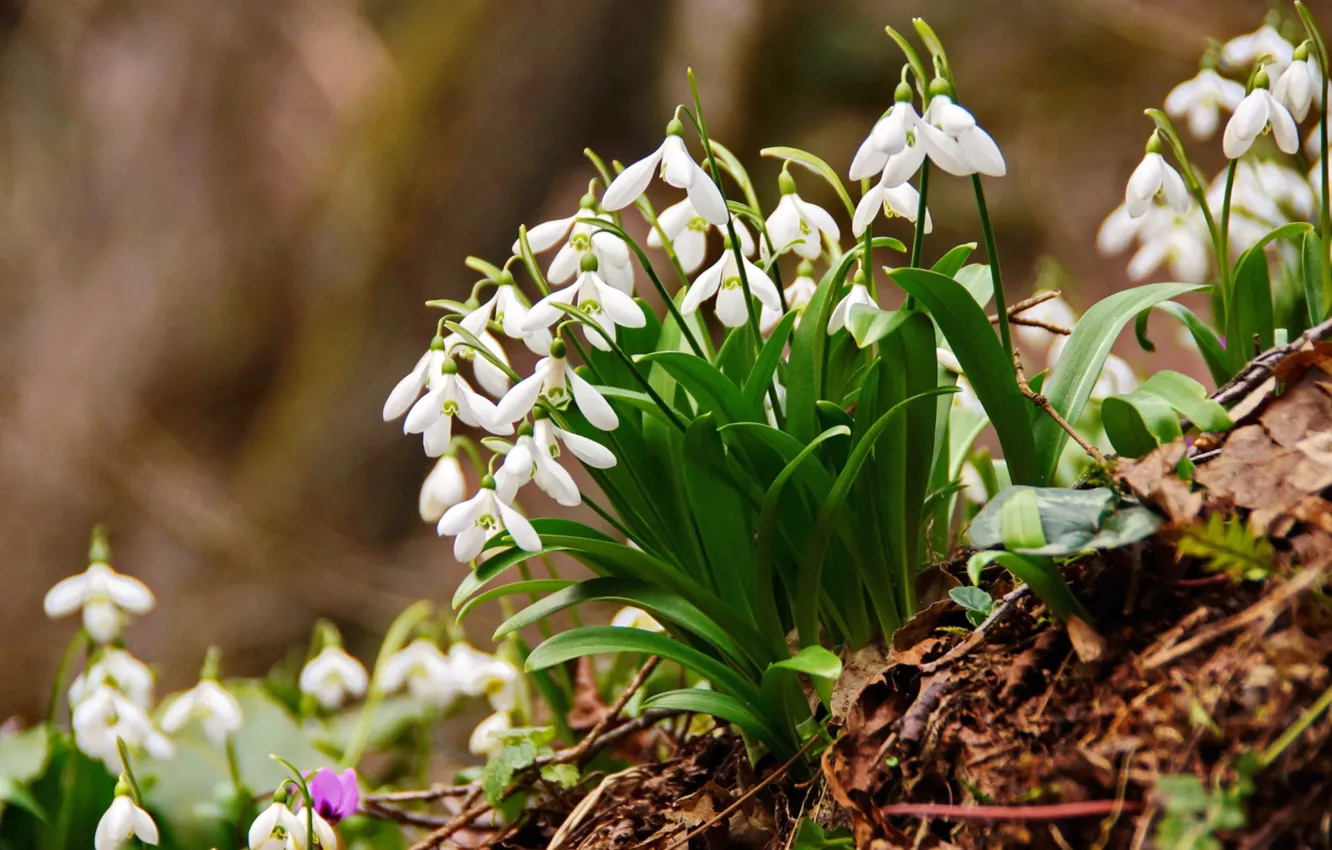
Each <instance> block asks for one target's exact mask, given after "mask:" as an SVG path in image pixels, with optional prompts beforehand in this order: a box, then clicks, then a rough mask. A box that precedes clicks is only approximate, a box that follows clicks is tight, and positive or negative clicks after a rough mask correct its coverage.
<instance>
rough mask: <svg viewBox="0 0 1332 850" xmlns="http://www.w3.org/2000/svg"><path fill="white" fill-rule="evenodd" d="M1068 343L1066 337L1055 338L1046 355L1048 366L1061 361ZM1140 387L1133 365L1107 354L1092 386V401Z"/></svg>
mask: <svg viewBox="0 0 1332 850" xmlns="http://www.w3.org/2000/svg"><path fill="white" fill-rule="evenodd" d="M1067 344H1068V339H1067V338H1066V337H1060V338H1059V339H1057V340H1055V342H1054V345H1052V346H1050V352H1049V354H1048V355H1047V357H1046V366H1047V368H1049V369H1054V368H1055V364H1056V363H1058V362H1059V358H1060V356H1061V355H1062V354H1063V353H1064V346H1065V345H1067ZM1137 388H1138V376H1137V375H1135V374H1134V372H1133V367H1131V366H1129V364H1128V363H1127V362H1126V361H1125V360H1124V358H1122V357H1119V356H1118V355H1115V354H1109V355H1106V358H1105V365H1104V366H1102V367H1101V373H1100V374H1099V375H1098V376H1097V378H1096V384H1095V385H1094V386H1093V387H1092V391H1091V398H1092V401H1105V400H1106V399H1107V398H1109V397H1110V396H1112V395H1124V394H1125V393H1131V392H1133V391H1134V390H1136V389H1137Z"/></svg>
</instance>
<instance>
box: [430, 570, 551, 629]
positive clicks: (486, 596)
mask: <svg viewBox="0 0 1332 850" xmlns="http://www.w3.org/2000/svg"><path fill="white" fill-rule="evenodd" d="M577 583H578V582H576V581H574V580H572V579H567V578H539V579H532V580H530V581H515V582H512V583H510V584H506V585H503V586H502V587H494V588H491V589H490V590H487V591H485V592H483V593H478V594H477V595H476V596H473V597H472V598H471V599H468V600H467V602H466V604H464V605H463V607H461V608H459V609H458V613H457V614H456V615H455V616H454V621H455V622H458V623H461V622H462V621H463V620H464V619H466V618H467V615H468V614H470V613H472V609H474V608H475V607H476V606H478V605H481V604H482V603H485V602H493V601H494V600H496V599H504V598H505V597H508V596H522V595H524V594H540V593H555V592H556V591H559V590H564V589H565V588H566V587H569V586H571V585H575V584H577Z"/></svg>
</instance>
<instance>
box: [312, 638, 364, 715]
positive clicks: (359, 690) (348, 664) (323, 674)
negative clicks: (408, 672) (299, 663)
mask: <svg viewBox="0 0 1332 850" xmlns="http://www.w3.org/2000/svg"><path fill="white" fill-rule="evenodd" d="M299 684H300V688H301V693H303V694H308V695H309V696H312V697H314V699H315V702H317V703H319V705H320V707H322V708H323V709H324V710H325V711H333V710H334V709H336V708H339V707H340V706H341V705H342V704H343V702H345V701H346V700H347V697H349V696H350V697H361V696H364V695H365V689H366V686H367V685H368V684H369V676H368V675H366V672H365V667H364V666H363V665H362V664H361V662H359V661H357V660H356V659H355V658H352V657H351V656H350V655H348V654H347V651H346V650H345V649H343V648H342V647H340V646H325V647H324V648H323V649H322V650H320V651H319V654H318V655H316V656H315V657H314V658H312V659H310V660H309V661H307V662H306V663H305V667H303V668H302V669H301V676H300V680H299Z"/></svg>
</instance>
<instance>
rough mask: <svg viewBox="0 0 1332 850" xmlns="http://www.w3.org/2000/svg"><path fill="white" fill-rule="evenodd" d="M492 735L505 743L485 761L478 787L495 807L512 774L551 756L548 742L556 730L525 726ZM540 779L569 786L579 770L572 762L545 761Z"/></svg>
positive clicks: (563, 786)
mask: <svg viewBox="0 0 1332 850" xmlns="http://www.w3.org/2000/svg"><path fill="white" fill-rule="evenodd" d="M494 734H495V737H496V738H498V739H499V740H500V741H501V742H502V743H503V744H504V746H503V748H501V749H500V751H499V752H497V753H495V754H494V755H493V756H491V757H490V760H489V761H487V762H486V767H485V770H484V771H482V773H481V790H482V791H483V792H484V793H485V795H486V802H488V803H490V804H491V805H492V806H498V805H500V803H501V802H503V800H504V792H505V791H506V790H507V789H508V787H509V783H510V782H512V781H513V777H514V774H516V773H518V771H520V770H523V769H524V768H528V767H531V766H532V764H533V763H534V762H536V760H537V759H540V758H546V757H548V756H551V755H554V752H555V751H554V750H552V749H551V746H550V744H551V742H552V741H554V740H555V730H554V729H553V728H552V727H549V726H542V727H524V728H520V729H508V730H506V731H504V732H496V733H494ZM541 778H542V779H544V780H545V781H547V782H549V783H552V784H554V785H558V786H559V787H561V788H572V787H573V786H575V785H577V784H578V778H579V773H578V768H577V767H575V766H574V765H572V764H547V765H543V766H542V767H541Z"/></svg>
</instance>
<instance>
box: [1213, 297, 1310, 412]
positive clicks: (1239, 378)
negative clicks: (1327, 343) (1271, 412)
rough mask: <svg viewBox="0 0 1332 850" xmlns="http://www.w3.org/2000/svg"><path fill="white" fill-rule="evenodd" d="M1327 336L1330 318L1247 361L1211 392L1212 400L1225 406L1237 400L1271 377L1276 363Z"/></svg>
mask: <svg viewBox="0 0 1332 850" xmlns="http://www.w3.org/2000/svg"><path fill="white" fill-rule="evenodd" d="M1328 336H1332V319H1327V320H1325V321H1323V322H1320V323H1319V324H1317V325H1314V326H1313V327H1312V328H1309V330H1307V331H1305V332H1304V333H1302V334H1300V335H1299V336H1298V337H1296V338H1295V339H1294V340H1292V341H1291V342H1289V343H1287V344H1286V345H1278V346H1275V347H1273V348H1269V349H1268V350H1267V351H1264V352H1263V353H1262V354H1260V355H1258V356H1257V357H1255V358H1254V359H1253V360H1251V361H1249V365H1247V366H1245V367H1244V368H1243V369H1241V370H1240V372H1239V374H1237V375H1236V376H1235V377H1233V378H1231V379H1230V381H1229V382H1228V383H1227V384H1226V385H1225V386H1223V387H1221V388H1220V389H1218V390H1217V391H1216V392H1214V393H1212V395H1211V398H1212V400H1213V401H1216V402H1220V403H1221V404H1223V405H1226V406H1229V405H1230V404H1232V403H1234V402H1236V401H1239V400H1240V399H1241V398H1243V397H1244V396H1246V395H1248V394H1249V393H1250V392H1252V391H1253V390H1255V389H1257V388H1258V387H1260V386H1261V385H1262V384H1263V382H1264V381H1266V380H1267V379H1268V378H1269V377H1271V375H1272V371H1273V369H1275V368H1276V365H1277V364H1278V363H1280V362H1281V361H1282V360H1285V359H1286V357H1287V356H1288V355H1291V354H1294V353H1295V352H1296V351H1299V350H1300V349H1302V348H1303V347H1304V346H1306V345H1308V344H1310V343H1314V342H1319V341H1321V340H1323V339H1324V338H1325V337H1328Z"/></svg>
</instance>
